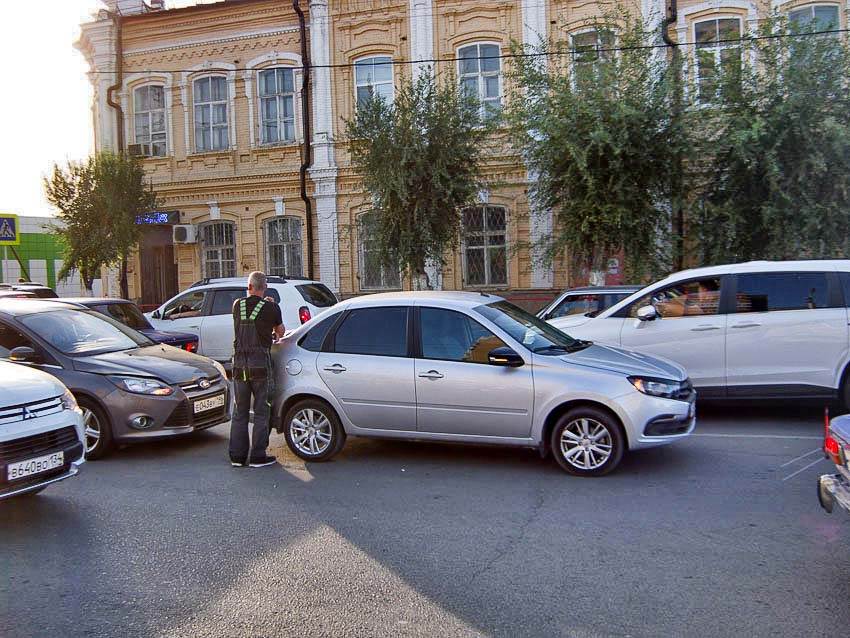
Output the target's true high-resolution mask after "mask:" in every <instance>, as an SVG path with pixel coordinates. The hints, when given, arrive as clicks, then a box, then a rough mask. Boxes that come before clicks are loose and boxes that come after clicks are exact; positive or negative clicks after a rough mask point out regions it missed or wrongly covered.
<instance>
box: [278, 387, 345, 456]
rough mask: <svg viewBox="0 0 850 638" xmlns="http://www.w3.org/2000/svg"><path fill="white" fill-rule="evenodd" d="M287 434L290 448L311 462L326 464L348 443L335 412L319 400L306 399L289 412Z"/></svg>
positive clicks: (286, 419)
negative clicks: (324, 462)
mask: <svg viewBox="0 0 850 638" xmlns="http://www.w3.org/2000/svg"><path fill="white" fill-rule="evenodd" d="M284 435H285V436H286V443H287V445H288V446H289V449H291V450H292V451H293V452H294V453H295V454H296V455H297V456H299V457H301V458H302V459H305V460H308V461H326V460H328V459H330V458H331V457H333V456H334V455H335V454H336V453H337V452H339V451H340V449H342V446H343V444H344V443H345V430H343V428H342V426H341V425H340V422H339V418H338V417H337V415H336V413H335V412H334V411H333V409H331V407H330V406H329V405H327V404H326V403H324V402H323V401H319V400H317V399H304V400H302V401H299V402H298V403H296V404H295V405H293V406H292V407H291V408H290V409H289V411H288V412H287V414H286V417H285V426H284Z"/></svg>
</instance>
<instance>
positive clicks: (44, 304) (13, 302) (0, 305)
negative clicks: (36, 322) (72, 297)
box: [0, 297, 80, 317]
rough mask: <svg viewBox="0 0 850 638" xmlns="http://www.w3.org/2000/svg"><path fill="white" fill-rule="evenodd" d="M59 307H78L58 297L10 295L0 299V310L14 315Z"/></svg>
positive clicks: (47, 310)
mask: <svg viewBox="0 0 850 638" xmlns="http://www.w3.org/2000/svg"><path fill="white" fill-rule="evenodd" d="M60 308H70V309H76V310H79V309H80V307H79V306H78V305H77V304H70V303H64V302H63V301H61V300H58V299H57V300H52V299H39V298H33V299H14V298H11V297H10V298H3V299H0V311H2V312H4V313H6V314H8V315H12V316H14V317H19V316H22V315H29V314H32V313H34V312H51V311H53V310H59V309H60Z"/></svg>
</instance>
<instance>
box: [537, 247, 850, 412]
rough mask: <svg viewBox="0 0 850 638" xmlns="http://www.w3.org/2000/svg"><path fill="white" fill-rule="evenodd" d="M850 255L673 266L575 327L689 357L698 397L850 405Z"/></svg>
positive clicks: (567, 326)
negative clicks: (690, 267)
mask: <svg viewBox="0 0 850 638" xmlns="http://www.w3.org/2000/svg"><path fill="white" fill-rule="evenodd" d="M848 306H850V260H822V261H775V262H769V261H758V262H749V263H745V264H733V265H727V266H712V267H709V268H698V269H695V270H686V271H683V272H679V273H676V274H674V275H671V276H669V277H667V278H666V279H663V280H661V281H658V282H656V283H654V284H651V285H649V286H647V287H646V288H643V289H642V290H639V291H638V292H636V293H634V294H633V295H631V296H629V297H627V298H626V299H624V300H623V301H621V302H619V303H618V304H615V305H614V306H612V307H611V308H609V309H607V310H605V311H603V312H601V313H599V315H598V316H597V317H596V318H588V317H578V318H570V317H564V318H561V319H554V320H552V321H550V323H551V324H552V325H554V326H556V327H557V328H560V329H561V330H563V331H564V332H566V333H567V334H569V335H570V336H573V337H576V338H580V339H589V340H592V341H596V342H600V343H607V344H612V345H616V346H621V347H624V348H629V349H634V350H642V351H645V352H648V353H651V354H654V355H659V356H663V357H666V358H668V359H672V360H673V361H676V362H677V363H680V364H681V365H683V366H685V368H687V370H688V374H689V376H690V379H691V381H692V382H693V384H694V386H695V387H696V388H697V390H698V392H699V395H700V397H701V398H711V397H714V398H724V399H736V398H754V399H779V398H782V399H794V398H812V399H824V400H831V399H836V398H840V399H841V400H842V401H843V402H844V404H845V406H848V407H850V370H848V367H849V366H850V334H849V333H848V322H849V320H850V316H848Z"/></svg>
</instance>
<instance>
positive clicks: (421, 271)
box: [413, 267, 433, 290]
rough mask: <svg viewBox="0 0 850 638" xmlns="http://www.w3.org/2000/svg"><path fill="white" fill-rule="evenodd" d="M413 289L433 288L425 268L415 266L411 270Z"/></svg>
mask: <svg viewBox="0 0 850 638" xmlns="http://www.w3.org/2000/svg"><path fill="white" fill-rule="evenodd" d="M413 289H414V290H433V287H432V283H431V279H430V278H429V277H428V273H427V272H426V271H425V268H424V267H422V268H417V269H416V270H414V271H413Z"/></svg>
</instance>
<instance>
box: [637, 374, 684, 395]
mask: <svg viewBox="0 0 850 638" xmlns="http://www.w3.org/2000/svg"><path fill="white" fill-rule="evenodd" d="M629 382H630V383H631V384H632V385H633V386H635V389H636V390H638V392H643V393H644V394H648V395H650V396H653V397H663V398H665V399H676V398H678V396H679V392H680V391H681V389H682V383H681V382H680V381H672V380H670V379H655V378H652V377H629Z"/></svg>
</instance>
